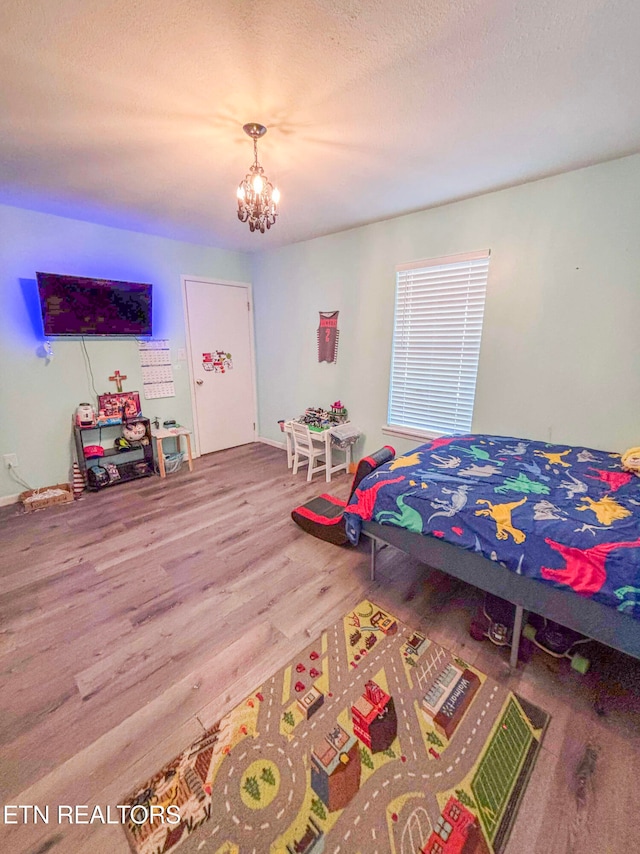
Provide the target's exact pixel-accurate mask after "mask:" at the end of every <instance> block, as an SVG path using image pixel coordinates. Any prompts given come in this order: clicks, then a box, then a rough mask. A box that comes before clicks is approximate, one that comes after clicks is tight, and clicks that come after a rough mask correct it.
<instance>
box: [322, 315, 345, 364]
mask: <svg viewBox="0 0 640 854" xmlns="http://www.w3.org/2000/svg"><path fill="white" fill-rule="evenodd" d="M338 314H340V312H339V311H321V312H320V326H319V327H318V361H319V362H336V361H337V360H338V339H339V337H340V330H339V329H338Z"/></svg>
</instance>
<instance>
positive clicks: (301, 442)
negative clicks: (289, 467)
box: [291, 421, 327, 481]
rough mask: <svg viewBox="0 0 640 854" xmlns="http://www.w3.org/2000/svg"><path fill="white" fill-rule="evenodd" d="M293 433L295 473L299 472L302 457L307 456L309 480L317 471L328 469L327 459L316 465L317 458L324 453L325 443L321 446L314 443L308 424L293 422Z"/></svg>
mask: <svg viewBox="0 0 640 854" xmlns="http://www.w3.org/2000/svg"><path fill="white" fill-rule="evenodd" d="M291 433H292V435H293V473H294V474H298V466H299V465H300V457H307V458H308V460H309V468H308V470H307V481H310V480H311V478H312V477H313V475H314V474H315V473H316V472H318V471H326V468H327V463H326V461H325V462H324V464H323V465H318V466H317V465H314V462H315V460H317V459H318V457H321V456H323V455H324V443H323V445H321V446H319V445H314V443H313V438H312V436H311V430H309V427H308V426H307V425H306V424H300V423H299V422H298V421H292V422H291Z"/></svg>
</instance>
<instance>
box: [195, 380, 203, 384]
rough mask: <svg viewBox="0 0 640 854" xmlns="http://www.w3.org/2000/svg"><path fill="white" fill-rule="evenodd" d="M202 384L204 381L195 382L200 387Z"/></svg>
mask: <svg viewBox="0 0 640 854" xmlns="http://www.w3.org/2000/svg"><path fill="white" fill-rule="evenodd" d="M203 382H204V380H196V384H197V385H202V383H203Z"/></svg>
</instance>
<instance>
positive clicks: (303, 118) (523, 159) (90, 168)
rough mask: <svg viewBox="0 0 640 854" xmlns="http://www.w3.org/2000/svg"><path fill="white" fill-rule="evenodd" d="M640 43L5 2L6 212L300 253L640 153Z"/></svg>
mask: <svg viewBox="0 0 640 854" xmlns="http://www.w3.org/2000/svg"><path fill="white" fill-rule="evenodd" d="M639 43H640V3H638V2H637V0H555V2H550V0H533V2H532V0H526V2H522V0H512V2H508V0H455V2H452V0H262V2H257V1H256V0H3V2H2V5H1V7H0V97H1V101H0V201H3V202H6V203H9V204H15V205H19V206H24V207H30V208H36V209H39V210H44V211H49V212H54V213H60V214H64V215H68V216H74V217H78V218H80V219H86V220H90V221H95V222H102V223H108V224H112V225H118V226H122V227H125V228H133V229H137V230H141V231H147V232H151V233H157V234H162V235H168V236H172V237H177V238H182V239H188V240H193V241H196V242H201V243H207V244H210V245H213V246H220V247H226V248H232V249H240V250H245V251H246V250H248V251H251V250H256V249H262V248H266V247H273V246H279V245H283V244H286V243H292V242H294V241H298V240H304V239H306V238H309V237H314V236H317V235H320V234H327V233H330V232H334V231H339V230H342V229H345V228H350V227H353V226H356V225H361V224H363V223H366V222H372V221H375V220H380V219H386V218H389V217H392V216H396V215H398V214H402V213H408V212H410V211H414V210H418V209H422V208H426V207H429V206H432V205H437V204H441V203H443V202H446V201H450V200H453V199H459V198H463V197H466V196H471V195H475V194H478V193H481V192H485V191H487V190H492V189H497V188H499V187H504V186H508V185H512V184H517V183H521V182H524V181H528V180H531V179H534V178H538V177H541V176H544V175H549V174H553V173H557V172H562V171H566V170H568V169H573V168H576V167H579V166H584V165H588V164H591V163H595V162H599V161H603V160H608V159H611V158H614V157H618V156H621V155H624V154H629V153H632V152H636V151H638V150H640V97H639V90H640V48H639ZM249 121H257V122H261V123H262V124H265V125H267V127H268V129H269V130H268V133H267V135H266V137H264V139H263V140H261V142H260V143H259V157H260V161H261V163H262V165H263V166H264V169H265V172H266V173H267V175H268V176H269V178H270V179H271V180H272V181H274V183H276V184H277V185H278V186H279V188H280V190H281V194H282V200H281V206H280V207H281V215H280V217H279V219H278V222H277V224H276V226H275V227H274V228H273V229H272V230H271V231H270V232H268V233H267V234H264V235H262V234H250V233H249V229H248V226H247V225H243V224H241V223H240V222H239V221H238V220H237V218H236V214H235V209H236V201H235V191H236V187H237V185H238V182H239V181H240V179H241V178H242V177H243V175H244V174H245V172H246V171H247V169H248V167H249V166H250V164H251V162H252V158H253V151H252V142H251V140H250V139H249V138H248V137H247V136H245V134H244V133H243V131H242V125H243V124H244V123H245V122H249Z"/></svg>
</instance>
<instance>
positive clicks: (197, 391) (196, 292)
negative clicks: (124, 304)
mask: <svg viewBox="0 0 640 854" xmlns="http://www.w3.org/2000/svg"><path fill="white" fill-rule="evenodd" d="M184 286H185V302H186V311H187V339H188V343H189V349H190V366H191V380H192V383H193V399H194V412H195V416H196V437H197V440H198V449H199V452H200V453H201V454H209V453H211V452H212V451H220V450H222V449H223V448H233V447H235V446H236V445H245V444H246V443H247V442H253V441H254V439H255V420H256V419H255V390H254V370H253V346H252V319H251V295H250V290H249V288H248V287H247V286H246V285H231V284H219V283H216V282H208V281H199V280H195V279H185V282H184Z"/></svg>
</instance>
